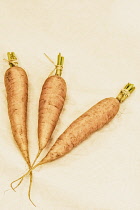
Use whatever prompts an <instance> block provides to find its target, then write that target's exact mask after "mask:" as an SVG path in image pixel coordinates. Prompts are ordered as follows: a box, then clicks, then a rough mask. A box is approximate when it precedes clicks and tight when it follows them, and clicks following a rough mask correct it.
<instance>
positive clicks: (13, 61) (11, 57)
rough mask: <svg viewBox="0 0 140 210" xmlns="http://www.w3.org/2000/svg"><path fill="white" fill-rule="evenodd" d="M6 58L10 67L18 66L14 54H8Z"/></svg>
mask: <svg viewBox="0 0 140 210" xmlns="http://www.w3.org/2000/svg"><path fill="white" fill-rule="evenodd" d="M7 57H8V62H9V65H10V67H13V66H18V61H17V57H16V55H15V53H14V52H8V53H7Z"/></svg>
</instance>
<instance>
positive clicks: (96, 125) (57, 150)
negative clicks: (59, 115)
mask: <svg viewBox="0 0 140 210" xmlns="http://www.w3.org/2000/svg"><path fill="white" fill-rule="evenodd" d="M119 107H120V103H119V101H118V100H117V99H116V98H113V97H111V98H105V99H103V100H102V101H100V102H98V103H97V104H96V105H94V106H93V107H91V108H90V109H89V110H88V111H87V112H85V113H84V114H82V115H81V116H80V117H79V118H77V119H76V120H75V121H73V122H72V123H71V125H70V126H69V127H68V128H67V129H66V130H65V131H64V132H63V133H62V134H61V135H60V137H59V138H58V139H57V141H56V143H55V144H54V145H53V147H52V148H51V149H50V151H49V152H48V154H47V155H46V156H45V157H44V158H43V159H42V160H41V162H40V163H39V164H38V165H41V164H44V163H47V162H51V161H54V160H56V159H58V158H60V157H62V156H64V155H65V154H67V153H68V152H70V151H71V150H72V149H73V148H74V147H76V146H77V145H78V144H80V143H81V142H82V141H84V140H85V139H87V137H88V136H90V135H91V134H92V133H94V132H95V131H97V130H99V129H100V128H102V127H103V126H104V125H105V124H107V123H109V122H110V120H111V119H113V118H114V117H115V115H116V114H117V112H118V110H119Z"/></svg>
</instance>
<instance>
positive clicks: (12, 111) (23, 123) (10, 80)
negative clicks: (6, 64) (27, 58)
mask: <svg viewBox="0 0 140 210" xmlns="http://www.w3.org/2000/svg"><path fill="white" fill-rule="evenodd" d="M4 80H5V87H6V92H7V103H8V114H9V119H10V123H11V129H12V133H13V137H14V139H15V141H16V143H17V145H18V147H19V149H20V151H21V153H22V155H23V157H24V159H25V161H26V162H27V164H28V165H29V166H30V160H29V154H28V138H27V120H26V119H27V101H28V78H27V74H26V72H25V71H24V69H22V68H20V67H11V68H9V69H8V70H7V71H6V72H5V77H4Z"/></svg>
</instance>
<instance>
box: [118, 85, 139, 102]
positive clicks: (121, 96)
mask: <svg viewBox="0 0 140 210" xmlns="http://www.w3.org/2000/svg"><path fill="white" fill-rule="evenodd" d="M134 90H135V86H134V85H133V84H131V83H128V84H127V85H125V87H124V88H123V89H122V90H121V91H120V93H119V94H118V96H117V97H116V98H117V99H118V101H119V102H120V103H122V102H123V101H125V99H126V98H127V97H128V96H129V95H130V94H131V93H132V92H133V91H134Z"/></svg>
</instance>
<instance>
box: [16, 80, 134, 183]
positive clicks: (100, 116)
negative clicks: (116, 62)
mask: <svg viewBox="0 0 140 210" xmlns="http://www.w3.org/2000/svg"><path fill="white" fill-rule="evenodd" d="M134 89H135V87H134V85H133V84H130V83H128V84H127V85H126V86H125V87H124V88H123V89H122V90H121V92H120V93H119V94H118V96H117V97H116V98H113V97H110V98H105V99H103V100H101V101H100V102H98V103H97V104H96V105H94V106H93V107H91V108H90V109H89V110H88V111H87V112H85V113H84V114H82V115H81V116H80V117H79V118H77V119H76V120H75V121H73V122H72V123H71V124H70V126H69V127H68V128H67V129H66V130H65V131H64V132H63V133H62V134H61V135H60V137H59V138H58V139H57V141H56V142H55V144H54V145H53V146H52V148H51V149H50V151H49V152H48V154H47V155H46V156H45V157H44V158H43V159H42V160H41V161H40V162H39V163H38V164H36V165H35V166H33V167H32V169H31V170H29V171H28V172H27V173H26V174H24V175H23V176H22V177H20V178H19V179H17V180H15V181H14V182H16V181H18V180H20V179H22V178H23V177H25V176H26V175H28V174H29V173H30V171H32V170H34V169H35V168H36V167H38V166H40V165H42V164H45V163H48V162H51V161H54V160H56V159H58V158H60V157H63V156H64V155H66V154H67V153H69V152H70V151H71V150H72V149H73V148H75V147H76V146H77V145H78V144H80V143H81V142H83V141H84V140H85V139H87V138H88V137H89V136H90V135H91V134H92V133H94V132H95V131H97V130H99V129H101V128H102V127H103V126H104V125H106V124H108V123H109V122H110V121H111V120H112V119H113V118H114V117H115V116H116V114H117V112H118V111H119V107H120V103H122V102H123V101H124V100H125V99H126V98H127V97H128V96H129V95H130V93H132V92H133V91H134ZM14 182H13V183H14ZM13 183H12V184H13Z"/></svg>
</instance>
